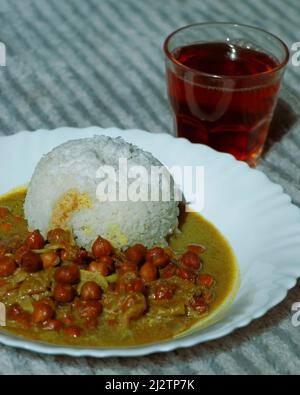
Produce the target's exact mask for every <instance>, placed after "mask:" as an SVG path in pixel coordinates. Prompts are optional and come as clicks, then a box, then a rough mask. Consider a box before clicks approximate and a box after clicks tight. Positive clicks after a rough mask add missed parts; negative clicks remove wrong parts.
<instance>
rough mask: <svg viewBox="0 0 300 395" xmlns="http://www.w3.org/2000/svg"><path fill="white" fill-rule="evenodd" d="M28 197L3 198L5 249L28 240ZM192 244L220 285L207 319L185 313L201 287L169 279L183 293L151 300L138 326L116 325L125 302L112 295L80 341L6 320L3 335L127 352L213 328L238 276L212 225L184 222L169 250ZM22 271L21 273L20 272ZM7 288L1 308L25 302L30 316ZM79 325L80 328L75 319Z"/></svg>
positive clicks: (0, 237)
mask: <svg viewBox="0 0 300 395" xmlns="http://www.w3.org/2000/svg"><path fill="white" fill-rule="evenodd" d="M25 193H26V192H25V191H19V192H15V193H12V194H10V195H6V196H4V197H2V198H0V207H3V206H4V207H7V208H9V209H10V210H11V213H12V214H13V216H14V219H13V220H12V221H11V222H12V223H11V224H7V223H5V224H3V223H1V221H0V246H1V243H2V244H3V243H4V244H5V242H7V240H8V239H9V242H10V243H14V239H15V242H16V243H17V242H18V238H19V239H24V238H25V237H26V235H27V234H28V233H27V232H28V231H27V224H26V221H25V220H24V214H23V203H24V198H25ZM191 244H200V245H202V246H204V247H205V252H204V253H203V254H202V255H201V260H202V269H201V272H202V273H209V274H210V275H212V276H213V277H214V280H215V283H214V286H213V289H212V290H211V292H212V295H213V300H212V302H211V304H210V306H209V310H208V312H207V313H206V314H204V315H199V314H198V313H197V312H195V311H193V310H189V311H188V312H187V310H186V303H187V300H188V298H190V297H191V296H192V294H193V293H194V292H196V291H197V292H198V291H199V287H197V286H192V285H191V284H190V283H189V282H188V281H187V280H183V279H181V278H178V277H176V276H174V277H172V278H170V279H168V281H169V282H170V283H171V284H173V285H175V286H176V287H177V290H178V291H176V293H175V295H174V297H173V299H172V300H171V301H169V300H168V301H165V302H164V301H163V302H161V303H154V302H152V301H151V299H150V302H149V307H148V311H147V312H146V313H145V314H144V315H143V316H142V317H141V318H139V319H138V320H132V321H130V322H128V321H126V320H125V319H124V320H122V318H120V319H119V320H112V319H111V314H112V311H113V312H114V313H113V314H117V313H116V310H120V307H119V303H120V301H119V299H118V296H117V295H116V293H113V292H109V291H107V294H105V298H106V301H108V302H107V306H108V307H107V310H106V309H105V308H104V310H103V313H102V315H101V317H100V319H99V325H98V326H97V327H96V328H90V329H86V330H84V331H83V332H82V334H81V336H80V337H78V338H72V337H68V336H66V335H65V334H64V332H63V331H47V330H44V329H42V328H40V327H38V326H34V327H31V328H28V329H26V328H24V327H22V326H21V325H18V324H16V323H15V322H14V321H11V320H9V319H8V320H7V326H6V327H3V328H1V331H5V332H10V333H13V334H16V335H22V336H24V337H26V338H30V339H33V340H39V341H44V342H49V343H54V344H60V345H73V346H74V345H76V346H89V347H128V346H136V345H141V344H147V343H154V342H158V341H162V340H166V339H170V338H173V337H175V336H178V335H181V334H183V333H185V332H186V331H188V330H191V328H199V327H201V326H205V325H208V323H209V322H212V321H213V320H214V319H216V318H217V316H218V315H219V312H220V311H221V310H224V308H226V307H228V305H229V304H230V302H231V301H232V299H233V298H234V296H235V293H236V290H237V287H238V281H239V271H238V267H237V264H236V260H235V257H234V254H233V251H232V249H231V247H230V246H229V244H228V242H227V241H226V240H225V239H224V237H223V236H222V235H221V234H220V232H219V231H218V230H217V229H216V228H215V227H214V226H213V225H212V224H210V223H209V222H208V221H206V220H205V219H204V218H203V217H201V216H200V215H198V214H196V213H187V214H185V215H184V218H182V220H181V225H180V232H178V233H176V235H173V236H172V237H170V240H169V247H170V248H171V249H172V250H174V251H175V252H178V254H180V253H181V252H182V251H184V250H185V249H186V248H187V246H189V245H191ZM20 270H21V269H17V271H20ZM44 272H45V270H44ZM17 275H20V273H19V274H14V275H13V276H12V277H14V276H17ZM41 275H42V274H38V273H35V274H32V275H31V274H28V275H27V276H28V277H30V278H29V279H28V278H27V280H26V281H27V283H28V284H29V288H30V281H40V277H38V276H41ZM43 276H44V278H48V279H49V278H50V277H52V278H53V272H51V271H50V269H49V271H48V272H46V273H43ZM47 276H48V277H47ZM24 278H25V277H24V273H23V274H22V275H21V278H20V281H24ZM9 281H10V280H9V279H8V282H9ZM157 281H160V280H157ZM5 283H6V281H3V280H2V281H1V278H0V302H3V303H4V304H5V305H6V307H8V306H9V305H10V304H12V303H14V302H20V298H23V299H22V300H21V302H22V303H23V305H24V309H26V308H27V309H28V310H29V311H30V309H31V308H32V307H31V304H30V303H28V298H29V297H28V296H25V297H24V295H23V294H21V293H20V291H18V290H13V291H12V292H10V293H9V292H8V294H7V292H6V293H5V291H7V289H6V290H5ZM155 283H156V281H153V284H149V285H148V291H149V292H150V291H151V289H152V287H154V286H155ZM193 287H194V288H193ZM23 288H24V284H23ZM27 288H28V286H27ZM20 295H21V296H20ZM22 295H23V296H22ZM109 306H110V308H109ZM68 311H69V310H68V308H66V307H65V306H61V307H59V311H58V313H57V314H58V315H59V314H64V313H65V312H68ZM74 320H75V323H76V320H77V316H76V314H75V316H74Z"/></svg>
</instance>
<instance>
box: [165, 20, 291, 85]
mask: <svg viewBox="0 0 300 395" xmlns="http://www.w3.org/2000/svg"><path fill="white" fill-rule="evenodd" d="M213 25H216V26H218V25H223V26H231V27H242V28H247V29H252V30H256V31H258V32H261V33H264V34H266V35H268V36H270V37H272V38H273V39H275V40H276V41H277V42H278V43H279V44H280V45H281V46H282V49H283V51H284V53H285V55H284V59H283V61H281V62H280V63H279V64H278V65H277V66H276V67H274V68H273V69H272V70H267V71H263V72H260V73H256V74H251V75H236V76H234V75H233V76H229V75H222V74H210V73H205V72H203V71H199V70H197V69H194V68H192V67H189V66H186V65H184V64H183V63H181V62H179V61H178V60H177V59H176V58H175V57H174V56H173V54H172V52H171V51H170V50H169V43H170V41H171V39H172V38H173V37H174V36H175V35H176V34H177V33H179V32H181V31H182V30H187V29H189V28H191V27H196V26H199V27H202V26H203V27H204V26H213ZM163 50H164V53H165V55H166V57H167V58H168V59H169V60H170V61H171V62H172V63H174V64H176V66H178V67H180V68H182V69H183V70H185V71H190V72H193V73H194V74H198V75H201V76H203V77H208V78H213V79H216V80H221V79H231V80H233V79H236V80H237V79H239V80H240V79H245V78H248V79H249V78H256V77H263V76H266V75H270V74H272V73H276V72H278V71H280V70H281V69H283V68H284V67H285V66H286V65H287V63H288V62H289V59H290V52H289V49H288V46H287V45H286V44H285V43H284V41H283V40H281V39H280V38H279V37H277V36H276V35H275V34H273V33H270V32H268V31H266V30H264V29H261V28H259V27H256V26H251V25H245V24H241V23H234V22H202V23H201V22H200V23H191V24H189V25H185V26H182V27H180V28H179V29H176V30H174V31H173V32H172V33H170V34H169V35H168V36H167V38H166V39H165V41H164V44H163Z"/></svg>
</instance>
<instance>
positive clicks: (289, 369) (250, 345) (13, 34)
mask: <svg viewBox="0 0 300 395" xmlns="http://www.w3.org/2000/svg"><path fill="white" fill-rule="evenodd" d="M0 12H1V29H0V40H2V41H3V42H5V43H6V44H7V48H8V62H7V67H6V68H1V69H0V78H1V96H0V115H1V116H0V134H12V133H16V132H18V131H21V130H24V129H30V130H35V129H39V128H49V129H51V128H55V127H58V126H62V125H69V126H78V127H82V126H89V125H99V126H102V127H108V126H112V125H114V126H118V127H120V128H132V127H137V128H142V129H146V130H149V131H152V132H168V133H172V121H171V115H170V113H169V110H168V105H167V100H166V91H165V81H164V62H163V54H162V50H161V47H162V43H163V40H164V38H165V37H166V36H167V35H168V34H169V33H170V32H171V31H173V30H174V29H176V28H178V27H180V26H183V25H186V24H189V23H192V22H201V21H210V20H219V21H232V20H235V21H237V22H240V23H247V24H253V25H257V26H260V27H262V28H265V29H266V30H269V31H272V32H273V33H275V34H277V35H279V36H280V37H282V38H283V39H284V40H285V41H286V43H287V44H288V46H289V47H291V44H292V43H293V42H296V41H300V25H299V14H300V2H299V0H286V1H281V0H272V1H271V0H252V1H251V0H238V1H237V0H202V1H200V0H152V1H142V0H111V1H109V0H85V1H82V0H66V1H62V0H0ZM299 77H300V67H293V66H292V65H290V66H289V67H288V71H287V74H286V79H285V86H286V89H285V91H284V92H283V93H282V101H281V103H280V106H279V110H278V111H277V115H276V118H275V122H274V123H273V127H272V133H271V138H270V140H269V142H268V150H267V153H266V155H265V156H264V159H263V160H262V162H261V165H260V168H261V169H262V170H263V171H264V172H265V173H266V174H267V175H268V176H269V177H270V178H271V179H272V180H274V181H276V182H278V183H280V184H281V185H283V187H284V188H285V189H286V191H287V192H288V193H289V194H290V195H291V196H292V198H293V200H294V202H296V204H298V205H299V204H300V194H299V188H300V184H299V179H300V172H299V167H300V156H299V148H300V136H299V131H300V128H299V127H298V117H299V112H300V106H299V101H298V97H297V93H295V94H292V93H289V92H288V90H290V89H291V88H292V89H294V90H297V89H298V86H299V82H300V78H299ZM280 140H281V141H280ZM274 142H275V143H274ZM0 144H1V141H0ZM24 149H30V147H24ZM254 248H255V246H254ZM282 264H283V265H284V262H282ZM296 301H300V291H299V288H298V287H296V288H294V289H293V290H292V291H291V292H290V293H289V295H288V297H287V298H286V299H285V301H284V302H283V303H281V304H280V305H279V306H278V307H276V308H274V309H273V310H272V311H270V312H269V313H268V314H267V315H266V316H265V317H264V318H261V319H259V320H257V321H255V322H253V323H252V324H251V325H249V326H248V327H247V328H244V329H241V330H238V331H236V332H235V333H234V334H232V335H229V336H227V337H226V338H223V339H221V340H218V341H213V342H210V343H208V344H204V345H199V346H196V347H193V348H190V349H185V350H178V351H175V352H172V353H168V354H162V355H158V354H157V355H153V356H150V357H145V358H135V359H119V358H113V359H106V360H97V359H89V358H83V359H75V358H74V359H71V358H64V357H51V356H43V355H37V354H31V353H29V352H25V351H20V350H14V349H11V348H8V347H3V346H0V373H2V374H15V373H16V374H20V373H25V374H26V373H28V374H43V373H45V374H116V373H121V374H147V373H150V374H155V373H157V374H161V373H163V374H178V373H181V374H187V373H191V374H233V373H238V374H239V373H241V374H246V373H254V374H260V373H269V374H276V373H277V374H278V373H279V374H284V373H288V374H289V373H296V374H297V373H299V372H300V359H299V354H300V328H298V329H297V328H294V327H293V326H292V325H291V305H292V303H294V302H296Z"/></svg>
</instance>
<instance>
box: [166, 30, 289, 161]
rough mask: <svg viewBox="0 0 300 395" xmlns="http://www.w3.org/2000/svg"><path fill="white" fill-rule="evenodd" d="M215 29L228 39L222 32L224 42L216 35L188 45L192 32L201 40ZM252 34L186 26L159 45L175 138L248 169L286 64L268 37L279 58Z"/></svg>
mask: <svg viewBox="0 0 300 395" xmlns="http://www.w3.org/2000/svg"><path fill="white" fill-rule="evenodd" d="M220 25H225V26H224V28H227V29H230V30H231V29H233V32H234V34H233V33H231V36H232V37H233V38H232V39H228V37H230V35H229V32H227V33H225V36H226V37H227V39H226V40H225V41H223V40H221V34H219V35H217V34H216V37H217V39H216V40H214V39H210V40H211V41H208V42H195V41H194V40H195V38H196V37H197V31H198V33H199V34H198V35H199V40H201V36H202V35H203V32H202V30H203V29H204V30H205V29H206V30H207V29H208V28H209V27H211V26H213V30H214V31H219V28H220ZM240 28H242V29H246V30H247V29H250V33H252V34H251V35H250V36H251V37H249V35H247V34H246V35H245V37H244V35H242V33H241V32H240ZM189 29H192V32H193V39H192V40H191V41H192V42H191V43H189V40H188V39H187V38H186V31H185V30H189ZM258 32H259V34H262V35H263V36H264V35H267V36H269V34H268V33H265V32H262V31H259V30H258ZM210 33H212V32H211V31H210ZM177 34H179V36H180V35H182V34H183V36H184V39H183V37H182V39H181V40H178V39H177V40H176V35H177ZM210 36H211V35H210ZM256 36H257V29H255V28H248V27H240V26H238V25H231V24H204V25H192V26H190V27H187V28H183V29H180V30H179V31H177V32H175V33H174V34H173V35H171V36H169V38H168V39H167V41H166V44H165V51H166V54H167V81H168V93H169V99H170V103H171V107H172V110H173V113H174V120H175V127H176V131H177V136H178V137H186V138H187V139H189V140H190V141H192V142H194V143H202V144H207V145H209V146H211V147H213V148H215V149H216V150H218V151H221V152H229V153H231V154H233V155H234V156H235V157H236V158H237V159H239V160H244V161H247V162H248V163H249V164H250V165H251V166H254V165H255V164H256V162H257V159H258V158H259V156H260V154H261V152H262V149H263V146H264V143H265V140H266V137H267V133H268V129H269V126H270V122H271V119H272V115H273V112H274V108H275V106H276V103H277V98H278V92H279V88H280V82H281V79H282V75H283V69H284V67H283V64H284V65H285V64H286V62H287V60H288V51H287V49H286V47H285V46H284V44H283V43H281V41H279V40H278V39H277V38H275V37H274V36H272V35H270V36H271V37H272V39H273V40H274V41H275V43H276V44H277V46H276V48H279V47H280V46H279V44H281V46H282V48H281V50H282V58H280V56H279V53H275V52H276V51H275V50H274V48H273V47H272V49H273V52H272V51H271V50H270V48H268V50H266V51H265V50H263V49H261V48H262V42H259V43H258V44H257V43H255V42H256V41H255V37H256ZM256 40H257V39H256ZM254 43H255V44H254ZM278 52H279V51H278Z"/></svg>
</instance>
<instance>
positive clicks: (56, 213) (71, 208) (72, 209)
mask: <svg viewBox="0 0 300 395" xmlns="http://www.w3.org/2000/svg"><path fill="white" fill-rule="evenodd" d="M92 206H93V203H92V200H91V198H90V196H89V194H88V193H86V192H83V193H81V192H79V191H78V190H77V189H70V190H69V191H67V192H65V193H64V194H63V195H62V196H61V198H59V199H58V201H57V202H56V203H55V205H54V207H53V210H52V217H51V220H50V222H49V229H55V228H61V229H65V230H69V226H68V221H69V220H70V219H71V217H72V215H73V214H74V213H76V212H78V211H80V210H82V209H85V208H91V207H92Z"/></svg>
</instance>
